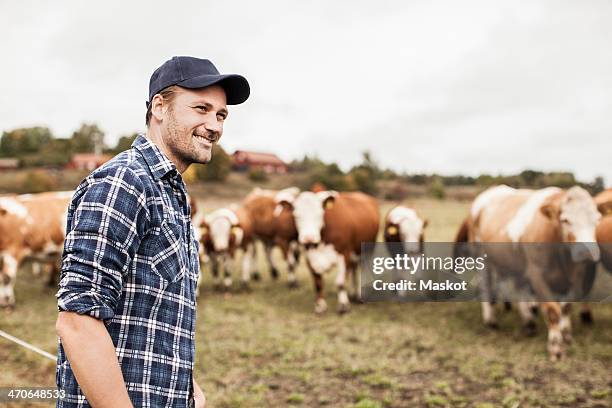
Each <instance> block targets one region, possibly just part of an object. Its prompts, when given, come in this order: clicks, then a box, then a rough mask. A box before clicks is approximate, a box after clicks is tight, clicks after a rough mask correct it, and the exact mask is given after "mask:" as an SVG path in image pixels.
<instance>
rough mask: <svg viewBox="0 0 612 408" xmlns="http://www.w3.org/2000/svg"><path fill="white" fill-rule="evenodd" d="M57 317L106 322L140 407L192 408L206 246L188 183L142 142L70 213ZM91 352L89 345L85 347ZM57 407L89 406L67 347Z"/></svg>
mask: <svg viewBox="0 0 612 408" xmlns="http://www.w3.org/2000/svg"><path fill="white" fill-rule="evenodd" d="M66 231H67V235H66V240H65V242H64V253H63V258H62V269H61V280H60V284H59V291H58V292H57V295H56V296H57V299H58V310H60V311H73V312H76V313H79V314H87V315H90V316H92V317H94V318H96V319H100V320H103V321H104V324H105V325H106V328H107V329H108V332H109V333H110V336H111V338H112V340H113V344H114V345H115V350H116V353H117V359H118V361H119V365H120V367H121V371H122V372H123V378H124V380H125V383H126V387H127V390H128V393H129V395H130V398H131V400H132V403H133V404H134V406H135V407H189V406H192V405H193V384H192V371H193V364H194V355H195V320H196V298H195V290H196V282H197V278H198V275H199V273H200V264H199V259H198V242H197V240H196V238H195V235H194V231H193V227H192V225H191V219H190V207H189V199H188V197H187V193H186V190H185V184H184V183H183V179H182V177H181V175H180V173H178V171H177V169H176V167H175V166H174V164H173V163H172V162H171V161H170V160H168V158H166V157H165V156H164V155H163V154H162V152H161V151H160V150H159V148H158V147H157V146H156V145H155V144H154V143H151V142H150V141H149V140H148V139H147V138H146V137H144V136H143V135H139V136H138V137H137V138H136V140H135V141H134V143H133V144H132V148H131V149H129V150H127V151H125V152H123V153H121V154H119V155H117V156H115V157H114V158H113V159H112V160H110V161H109V162H107V163H106V164H104V165H103V166H102V167H100V168H98V169H97V170H95V171H94V172H92V173H91V174H90V175H89V176H87V177H86V178H85V179H84V180H83V181H82V182H81V184H80V185H79V187H78V188H77V190H76V192H75V194H74V197H73V199H72V202H71V204H70V207H69V209H68V221H67V228H66ZM83 347H87V344H83ZM56 382H57V386H58V388H59V389H60V390H64V391H65V394H66V397H65V398H63V399H61V400H58V402H57V407H89V406H90V405H89V403H88V402H87V400H86V399H85V396H84V395H83V392H82V391H81V388H80V387H79V385H78V383H77V381H76V379H75V377H74V374H73V372H72V370H71V368H70V362H69V361H68V360H67V358H66V354H65V353H64V349H63V347H62V343H61V340H59V345H58V359H57V370H56Z"/></svg>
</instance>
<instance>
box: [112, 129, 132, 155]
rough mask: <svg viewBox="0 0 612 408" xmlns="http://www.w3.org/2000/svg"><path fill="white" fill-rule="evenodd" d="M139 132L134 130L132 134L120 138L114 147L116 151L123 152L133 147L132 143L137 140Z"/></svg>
mask: <svg viewBox="0 0 612 408" xmlns="http://www.w3.org/2000/svg"><path fill="white" fill-rule="evenodd" d="M137 136H138V133H136V132H134V133H132V134H131V135H124V136H121V137H120V138H119V141H118V142H117V145H116V146H115V148H114V149H113V152H114V153H121V152H123V151H125V150H128V149H130V148H131V147H132V143H134V140H136V137H137Z"/></svg>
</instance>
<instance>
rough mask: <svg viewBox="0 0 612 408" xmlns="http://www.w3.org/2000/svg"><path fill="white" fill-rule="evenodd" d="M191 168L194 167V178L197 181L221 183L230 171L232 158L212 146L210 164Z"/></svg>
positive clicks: (217, 147) (217, 146)
mask: <svg viewBox="0 0 612 408" xmlns="http://www.w3.org/2000/svg"><path fill="white" fill-rule="evenodd" d="M193 166H196V176H197V178H198V179H199V180H205V181H223V180H225V178H226V177H227V176H228V174H229V173H230V171H231V169H232V158H231V157H230V156H229V155H228V154H227V153H226V152H225V150H223V148H222V147H221V146H219V145H214V146H213V150H212V159H211V160H210V162H208V163H207V164H193Z"/></svg>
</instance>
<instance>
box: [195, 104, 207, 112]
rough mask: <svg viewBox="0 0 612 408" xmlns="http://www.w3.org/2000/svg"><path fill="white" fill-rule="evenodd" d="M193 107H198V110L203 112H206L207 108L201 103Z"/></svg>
mask: <svg viewBox="0 0 612 408" xmlns="http://www.w3.org/2000/svg"><path fill="white" fill-rule="evenodd" d="M195 108H196V109H198V110H201V111H203V112H206V111H207V110H208V109H207V108H206V106H203V105H198V106H196V107H195Z"/></svg>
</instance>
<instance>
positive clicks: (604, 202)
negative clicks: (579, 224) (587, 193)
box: [595, 189, 612, 272]
mask: <svg viewBox="0 0 612 408" xmlns="http://www.w3.org/2000/svg"><path fill="white" fill-rule="evenodd" d="M595 204H596V205H597V209H598V210H599V212H600V213H601V214H602V218H601V220H599V223H598V224H597V230H596V231H595V236H596V237H597V242H598V243H599V249H600V251H601V263H602V264H603V266H604V267H605V268H606V269H607V270H608V271H609V272H612V189H608V190H605V191H602V192H601V193H599V194H597V195H596V196H595Z"/></svg>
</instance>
